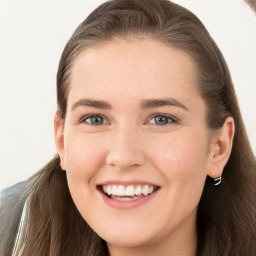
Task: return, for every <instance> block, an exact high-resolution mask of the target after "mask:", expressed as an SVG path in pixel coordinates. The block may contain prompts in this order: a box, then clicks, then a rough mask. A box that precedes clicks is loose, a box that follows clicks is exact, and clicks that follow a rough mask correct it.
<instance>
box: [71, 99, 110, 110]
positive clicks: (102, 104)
mask: <svg viewBox="0 0 256 256" xmlns="http://www.w3.org/2000/svg"><path fill="white" fill-rule="evenodd" d="M78 107H92V108H100V109H109V110H110V109H112V106H111V105H110V104H109V103H107V102H106V101H104V100H92V99H81V100H78V101H77V102H75V103H74V104H73V106H72V108H71V110H74V109H76V108H78Z"/></svg>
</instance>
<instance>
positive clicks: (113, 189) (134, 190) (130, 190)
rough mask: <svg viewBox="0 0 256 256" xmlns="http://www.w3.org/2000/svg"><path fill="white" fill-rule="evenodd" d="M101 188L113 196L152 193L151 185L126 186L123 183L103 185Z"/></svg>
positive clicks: (146, 194)
mask: <svg viewBox="0 0 256 256" xmlns="http://www.w3.org/2000/svg"><path fill="white" fill-rule="evenodd" d="M102 190H103V192H104V193H106V194H108V195H109V196H110V195H114V196H133V197H134V196H140V195H144V196H148V195H149V194H151V193H153V191H154V186H151V185H144V186H141V185H136V186H133V185H129V186H127V187H125V186H123V185H103V186H102Z"/></svg>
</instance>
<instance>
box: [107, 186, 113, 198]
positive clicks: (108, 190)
mask: <svg viewBox="0 0 256 256" xmlns="http://www.w3.org/2000/svg"><path fill="white" fill-rule="evenodd" d="M107 194H108V195H109V196H110V195H111V194H112V188H111V186H107Z"/></svg>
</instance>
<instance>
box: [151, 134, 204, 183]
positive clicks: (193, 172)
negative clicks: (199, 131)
mask: <svg viewBox="0 0 256 256" xmlns="http://www.w3.org/2000/svg"><path fill="white" fill-rule="evenodd" d="M154 157H155V159H158V161H157V163H156V164H158V165H159V166H160V167H159V169H161V170H162V172H164V175H165V176H167V177H169V178H172V179H174V180H176V181H179V182H182V183H183V184H184V183H188V182H193V180H194V179H195V177H197V176H200V177H202V180H204V179H205V177H206V167H207V161H208V158H207V140H206V139H204V138H203V137H202V136H195V134H193V136H192V135H191V134H182V135H180V136H175V138H169V139H166V140H165V141H162V143H160V144H158V145H157V144H156V145H155V147H154Z"/></svg>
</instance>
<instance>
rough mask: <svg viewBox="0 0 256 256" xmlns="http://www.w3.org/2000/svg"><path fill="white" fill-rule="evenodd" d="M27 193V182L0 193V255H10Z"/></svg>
mask: <svg viewBox="0 0 256 256" xmlns="http://www.w3.org/2000/svg"><path fill="white" fill-rule="evenodd" d="M28 193H29V188H28V184H27V182H20V183H18V184H16V185H14V186H12V187H9V188H6V189H3V190H1V191H0V237H1V239H0V255H11V251H12V248H13V245H14V242H15V238H16V234H17V231H18V227H19V222H20V218H21V214H22V210H23V207H24V204H25V201H26V199H27V197H28Z"/></svg>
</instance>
